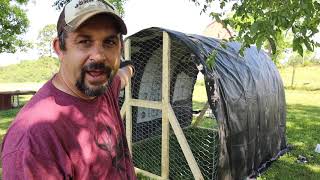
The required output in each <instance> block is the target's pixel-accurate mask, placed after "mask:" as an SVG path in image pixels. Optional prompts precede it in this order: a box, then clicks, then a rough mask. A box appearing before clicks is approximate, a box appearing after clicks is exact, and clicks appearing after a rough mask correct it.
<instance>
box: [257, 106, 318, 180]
mask: <svg viewBox="0 0 320 180" xmlns="http://www.w3.org/2000/svg"><path fill="white" fill-rule="evenodd" d="M319 132H320V107H319V106H307V105H301V104H290V105H287V131H286V133H287V139H288V142H287V143H288V144H290V145H292V146H293V149H292V151H290V152H289V153H287V154H286V155H284V156H283V157H281V158H280V159H279V160H278V161H276V162H275V163H273V164H272V165H271V167H270V169H268V170H267V172H266V173H265V174H263V175H262V177H261V179H279V180H280V179H281V180H282V179H285V180H286V179H288V180H289V179H290V180H291V179H306V180H307V179H308V180H309V179H320V154H318V153H316V152H315V151H314V150H315V147H316V144H319V143H320V136H319ZM299 155H302V156H304V157H306V158H307V159H308V162H307V163H306V164H301V163H298V162H297V157H298V156H299Z"/></svg>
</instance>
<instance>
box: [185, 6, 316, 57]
mask: <svg viewBox="0 0 320 180" xmlns="http://www.w3.org/2000/svg"><path fill="white" fill-rule="evenodd" d="M190 1H192V2H194V3H195V4H196V5H198V6H201V7H202V10H201V11H202V12H206V11H207V10H208V8H209V7H210V5H211V3H212V2H213V1H214V0H205V2H201V3H200V2H199V0H190ZM215 1H216V2H218V3H219V4H220V8H221V9H223V8H225V7H226V4H228V3H233V6H232V8H231V16H226V13H224V12H222V13H221V12H215V11H213V12H211V13H210V16H212V17H213V19H214V20H216V21H218V22H221V23H222V24H224V26H225V27H231V28H233V29H234V30H236V31H237V32H238V34H237V36H236V37H235V38H233V39H231V40H237V41H240V42H241V43H242V49H241V51H240V52H241V53H243V50H244V48H247V47H249V46H250V45H252V44H256V46H257V48H258V49H260V48H261V47H262V46H263V44H264V43H268V44H269V46H270V47H271V49H272V53H273V54H275V53H276V52H277V47H278V44H279V37H281V36H283V35H284V34H287V32H292V33H293V38H292V41H291V42H290V44H291V45H292V48H293V51H295V52H298V53H299V54H300V55H301V56H302V55H303V52H304V51H305V49H307V50H309V51H314V48H315V47H317V46H319V43H318V42H316V41H315V40H314V39H313V38H314V37H315V34H317V33H318V32H319V30H318V28H319V24H320V3H319V1H318V0H287V1H284V0H272V1H270V0H215Z"/></svg>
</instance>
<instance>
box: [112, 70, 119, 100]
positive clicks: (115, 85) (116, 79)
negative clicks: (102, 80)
mask: <svg viewBox="0 0 320 180" xmlns="http://www.w3.org/2000/svg"><path fill="white" fill-rule="evenodd" d="M111 90H112V93H113V94H114V95H115V97H117V98H118V97H119V94H120V90H121V79H120V76H119V75H115V76H114V78H113V81H112V86H111Z"/></svg>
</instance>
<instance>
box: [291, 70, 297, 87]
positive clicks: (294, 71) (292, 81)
mask: <svg viewBox="0 0 320 180" xmlns="http://www.w3.org/2000/svg"><path fill="white" fill-rule="evenodd" d="M295 74H296V66H295V65H293V66H292V78H291V88H293V83H294V75H295Z"/></svg>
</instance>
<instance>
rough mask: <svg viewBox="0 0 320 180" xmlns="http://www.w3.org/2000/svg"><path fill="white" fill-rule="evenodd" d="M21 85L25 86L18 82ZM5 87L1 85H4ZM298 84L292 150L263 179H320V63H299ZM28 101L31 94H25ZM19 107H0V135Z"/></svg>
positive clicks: (201, 93) (291, 95)
mask: <svg viewBox="0 0 320 180" xmlns="http://www.w3.org/2000/svg"><path fill="white" fill-rule="evenodd" d="M280 73H281V76H282V77H283V81H284V84H285V86H286V87H289V86H290V85H291V73H292V69H291V68H286V69H281V70H280ZM202 81H203V80H201V81H200V82H198V83H197V85H196V86H195V91H194V95H193V107H194V109H195V110H200V109H201V108H202V107H203V106H204V103H205V102H206V98H207V97H206V92H205V88H204V83H203V82H202ZM17 86H18V87H19V86H21V85H19V84H17ZM0 87H1V86H0ZM294 87H295V88H294V89H291V88H287V89H286V102H287V143H288V144H290V145H292V146H293V149H292V151H290V152H289V153H287V154H285V155H284V156H282V157H280V158H279V159H278V160H277V161H276V162H274V163H273V164H272V165H271V167H270V168H269V169H268V170H267V171H266V172H265V173H263V174H262V175H261V176H260V177H258V179H259V180H262V179H263V180H265V179H279V180H291V179H299V180H300V179H302V180H304V179H305V180H309V179H311V180H313V179H314V180H318V179H320V154H319V153H316V152H315V151H314V150H315V147H316V144H320V66H312V67H299V68H297V70H296V78H295V86H294ZM22 98H24V99H25V101H26V100H27V99H28V98H29V97H22ZM18 110H19V108H17V109H12V110H6V111H0V135H1V137H2V136H3V135H4V134H5V132H6V130H7V128H8V126H9V124H10V122H11V121H12V119H13V118H14V117H15V115H16V113H17V112H18ZM212 123H214V122H212V121H204V122H203V123H200V125H201V126H210V127H212ZM299 155H302V156H305V157H306V158H307V159H308V162H307V163H305V164H302V163H298V162H297V157H298V156H299Z"/></svg>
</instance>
